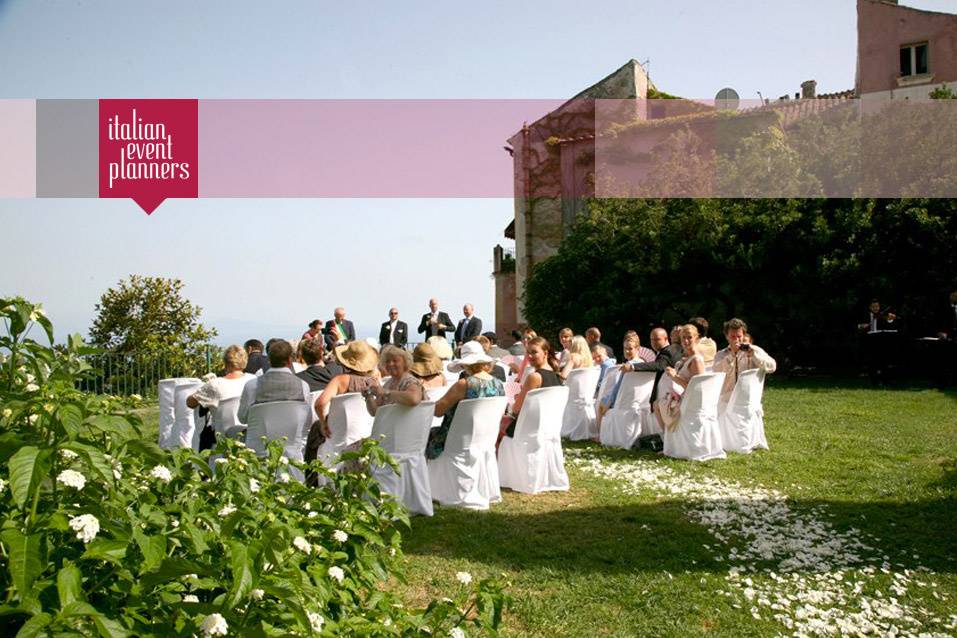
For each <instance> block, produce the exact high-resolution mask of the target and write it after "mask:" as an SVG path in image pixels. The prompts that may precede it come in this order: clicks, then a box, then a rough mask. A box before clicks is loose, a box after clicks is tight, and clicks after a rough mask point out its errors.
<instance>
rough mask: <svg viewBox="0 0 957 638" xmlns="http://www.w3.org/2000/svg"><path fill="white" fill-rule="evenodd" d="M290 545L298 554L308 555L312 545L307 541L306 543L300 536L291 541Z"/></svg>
mask: <svg viewBox="0 0 957 638" xmlns="http://www.w3.org/2000/svg"><path fill="white" fill-rule="evenodd" d="M292 544H293V546H294V547H295V548H296V549H298V550H299V551H300V552H302V553H304V554H308V553H310V552H311V551H312V545H310V544H309V541H307V540H306V539H305V538H303V537H302V536H297V537H295V538H294V539H292Z"/></svg>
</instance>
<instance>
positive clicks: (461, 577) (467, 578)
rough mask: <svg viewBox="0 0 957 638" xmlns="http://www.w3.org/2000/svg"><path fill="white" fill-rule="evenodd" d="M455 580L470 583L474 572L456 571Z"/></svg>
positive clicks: (465, 583) (464, 583)
mask: <svg viewBox="0 0 957 638" xmlns="http://www.w3.org/2000/svg"><path fill="white" fill-rule="evenodd" d="M455 580H457V581H459V582H460V583H462V584H463V585H468V584H469V583H471V582H472V574H470V573H468V572H455Z"/></svg>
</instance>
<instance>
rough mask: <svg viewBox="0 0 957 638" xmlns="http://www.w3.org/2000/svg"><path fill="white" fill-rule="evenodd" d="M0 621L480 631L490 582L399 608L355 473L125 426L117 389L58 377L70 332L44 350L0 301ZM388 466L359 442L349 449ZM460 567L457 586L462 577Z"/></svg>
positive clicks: (126, 632) (487, 616)
mask: <svg viewBox="0 0 957 638" xmlns="http://www.w3.org/2000/svg"><path fill="white" fill-rule="evenodd" d="M0 307H2V309H0V316H2V317H3V318H4V320H5V325H6V328H7V330H6V334H3V335H0V351H2V352H3V353H4V355H3V361H2V364H0V365H2V369H0V464H2V465H0V467H2V470H0V473H2V476H0V546H2V554H0V567H2V568H0V592H2V593H3V595H4V599H3V601H2V604H0V626H2V627H3V628H4V635H14V634H16V635H17V636H22V637H27V636H93V635H99V636H103V637H116V636H130V635H136V636H184V637H185V636H194V635H195V636H204V637H208V636H223V635H237V636H288V635H325V636H330V635H358V636H413V635H423V634H429V635H453V636H460V635H464V633H463V632H464V630H463V627H467V628H469V630H470V632H474V633H479V632H481V633H486V634H489V635H495V634H496V629H497V627H498V625H499V622H500V620H501V614H502V610H503V608H504V605H505V603H506V600H507V597H506V596H505V594H504V592H503V590H502V586H501V585H500V584H499V583H498V582H496V581H494V580H481V581H478V582H475V583H472V582H471V577H469V578H467V579H466V578H462V579H460V580H461V581H462V582H463V584H468V585H469V586H468V587H464V586H463V587H461V588H460V591H458V592H456V595H455V596H454V597H452V598H447V599H443V600H441V601H435V602H433V603H432V604H430V605H429V606H428V607H426V608H425V609H411V608H407V607H405V606H404V605H403V604H402V602H401V601H400V600H398V599H397V598H395V596H394V595H392V594H390V593H387V591H385V588H384V585H385V583H386V581H387V580H388V579H389V578H390V577H391V576H392V575H393V574H396V573H397V568H398V566H399V561H400V560H401V536H400V530H401V528H402V527H403V526H405V525H407V524H408V519H407V515H406V513H405V511H404V510H403V509H402V507H401V505H399V504H397V503H395V502H394V501H393V500H392V499H391V498H389V497H387V496H384V495H383V494H381V493H380V492H379V488H378V484H377V483H376V482H375V481H374V480H373V479H372V478H371V476H370V475H369V473H368V472H367V471H361V470H360V471H356V472H351V473H335V472H330V471H328V470H326V469H324V468H323V467H322V465H321V464H319V463H314V464H313V466H312V468H311V469H313V470H314V471H316V472H319V473H322V474H323V475H324V476H326V478H327V486H326V487H325V488H323V489H318V490H317V489H314V488H310V487H307V486H306V485H304V484H303V483H300V482H298V481H296V480H295V479H293V478H292V477H291V475H292V474H294V473H295V472H294V470H299V471H303V470H305V469H306V468H305V466H304V465H302V464H299V463H295V462H290V461H288V460H287V459H285V458H284V457H283V456H282V447H281V445H280V444H279V442H273V443H271V444H270V445H269V447H268V454H267V455H266V457H265V458H259V457H257V456H256V454H254V453H253V452H252V451H251V450H249V449H248V448H246V447H245V446H244V445H243V444H241V443H239V442H237V441H232V440H229V441H224V442H223V443H221V445H220V446H219V447H218V448H217V449H216V450H214V451H213V452H212V454H211V453H210V452H208V451H207V452H204V453H203V454H202V455H200V454H196V453H194V452H193V451H192V450H179V451H176V452H175V453H169V452H167V451H164V450H161V449H160V448H159V447H158V446H157V445H155V444H154V443H152V442H148V441H144V440H143V424H142V422H141V420H140V419H139V417H138V416H136V415H135V414H132V413H130V412H129V410H128V407H127V405H126V404H124V403H123V402H121V401H120V400H118V399H115V398H111V397H103V396H93V395H89V394H85V393H83V392H81V391H79V390H76V389H75V383H76V380H77V378H78V377H82V376H83V375H85V374H89V372H90V371H89V367H88V366H87V364H86V363H85V362H84V361H83V359H82V357H83V356H84V355H88V354H90V348H87V347H86V346H84V345H83V344H82V341H81V340H80V339H79V337H78V336H74V337H71V338H70V340H69V343H68V344H67V347H66V348H63V349H62V350H61V351H59V352H54V351H53V349H52V348H49V347H46V346H43V345H41V344H40V343H38V342H36V341H34V340H33V339H30V338H29V337H28V336H27V335H28V332H29V331H30V329H31V327H32V326H33V325H35V324H39V325H40V326H41V327H42V328H43V330H44V331H45V332H46V335H47V337H48V339H51V340H52V326H51V325H50V322H49V320H48V319H47V318H46V317H45V316H44V315H43V313H42V310H41V309H40V308H39V307H38V306H35V305H33V304H31V303H29V302H27V301H25V300H23V299H20V298H16V299H2V300H0ZM350 458H351V460H353V461H355V462H356V464H357V465H358V466H359V467H367V465H368V464H370V463H375V464H383V463H390V462H391V461H390V459H389V457H388V455H387V454H386V453H385V452H384V451H383V450H382V448H380V447H379V446H378V445H377V444H376V443H375V442H368V443H366V444H365V446H364V447H363V448H362V449H361V450H359V451H357V452H353V453H351V455H350ZM466 580H467V581H469V582H468V583H465V581H466Z"/></svg>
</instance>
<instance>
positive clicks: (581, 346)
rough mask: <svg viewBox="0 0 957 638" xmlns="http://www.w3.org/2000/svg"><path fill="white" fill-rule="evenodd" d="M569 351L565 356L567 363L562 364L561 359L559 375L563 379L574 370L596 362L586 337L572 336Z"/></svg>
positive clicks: (590, 365) (588, 366) (587, 366)
mask: <svg viewBox="0 0 957 638" xmlns="http://www.w3.org/2000/svg"><path fill="white" fill-rule="evenodd" d="M567 352H568V355H567V356H566V357H565V364H564V365H561V360H559V365H560V366H561V367H560V368H559V369H558V376H560V377H561V378H562V380H565V379H567V378H568V374H569V373H570V372H571V371H572V370H578V369H579V368H590V367H592V366H593V365H595V362H594V361H593V360H592V356H591V350H590V349H589V348H588V342H587V341H585V337H581V336H577V337H572V340H571V342H570V343H569V345H568V350H567ZM606 354H607V353H606Z"/></svg>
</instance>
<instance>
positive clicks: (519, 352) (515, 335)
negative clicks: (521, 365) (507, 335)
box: [508, 330, 534, 357]
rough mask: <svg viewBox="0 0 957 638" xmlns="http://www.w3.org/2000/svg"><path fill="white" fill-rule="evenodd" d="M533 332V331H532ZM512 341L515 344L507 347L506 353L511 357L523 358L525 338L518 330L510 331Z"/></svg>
mask: <svg viewBox="0 0 957 638" xmlns="http://www.w3.org/2000/svg"><path fill="white" fill-rule="evenodd" d="M532 332H534V330H533V331H532ZM512 339H514V340H515V343H513V344H512V345H510V346H509V347H508V353H509V354H510V355H512V356H513V357H524V356H525V337H524V336H523V335H522V332H521V331H520V330H512Z"/></svg>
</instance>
